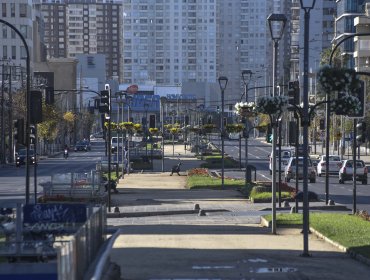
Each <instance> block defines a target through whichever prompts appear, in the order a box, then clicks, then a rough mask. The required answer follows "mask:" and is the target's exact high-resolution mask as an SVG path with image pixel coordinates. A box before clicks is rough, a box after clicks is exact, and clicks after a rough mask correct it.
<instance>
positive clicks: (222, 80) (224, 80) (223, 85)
mask: <svg viewBox="0 0 370 280" xmlns="http://www.w3.org/2000/svg"><path fill="white" fill-rule="evenodd" d="M227 82H228V78H227V77H225V76H221V77H219V78H218V84H219V85H220V89H221V188H222V189H223V188H224V186H225V178H224V173H225V155H224V153H225V152H224V150H225V139H224V135H225V132H224V100H225V89H226V86H227Z"/></svg>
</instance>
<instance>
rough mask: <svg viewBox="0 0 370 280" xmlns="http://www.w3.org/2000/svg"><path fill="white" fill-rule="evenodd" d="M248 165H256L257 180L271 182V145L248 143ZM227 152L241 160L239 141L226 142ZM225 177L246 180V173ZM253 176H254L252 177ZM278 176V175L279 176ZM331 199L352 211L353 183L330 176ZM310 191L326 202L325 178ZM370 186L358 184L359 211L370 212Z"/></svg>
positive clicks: (233, 173) (226, 173)
mask: <svg viewBox="0 0 370 280" xmlns="http://www.w3.org/2000/svg"><path fill="white" fill-rule="evenodd" d="M248 143H249V145H248V164H250V165H254V166H255V167H256V169H257V180H261V181H266V180H268V181H270V180H271V175H270V173H269V165H268V164H269V157H268V156H269V154H270V153H271V145H270V144H268V143H265V142H264V141H261V139H252V138H250V139H249V141H248ZM225 152H226V153H227V154H229V155H230V156H232V157H233V158H235V159H236V160H238V159H239V141H235V140H234V141H230V140H228V141H225ZM244 153H245V150H244V139H242V149H241V155H242V166H243V168H244V160H245V157H244ZM367 158H369V157H363V160H364V161H365V163H367V165H369V164H370V163H369V162H366V159H367ZM225 176H228V177H233V178H245V171H244V169H243V170H242V171H239V170H232V171H228V170H226V171H225ZM252 176H253V175H252ZM277 176H278V175H277ZM281 178H282V181H284V175H283V173H282V174H281ZM329 182H330V184H329V199H330V200H333V201H334V202H335V203H336V204H343V205H345V206H347V208H349V209H352V205H353V204H352V203H353V195H352V194H353V183H352V181H346V182H345V184H339V179H338V176H336V175H330V176H329ZM289 185H290V186H292V187H295V180H292V181H290V182H289ZM298 188H299V189H300V190H302V180H300V181H299V185H298ZM308 189H309V191H313V192H315V193H317V194H318V195H319V198H320V199H322V200H325V176H322V177H316V183H308ZM369 202H370V185H362V184H361V182H357V209H358V210H366V211H367V212H370V204H369Z"/></svg>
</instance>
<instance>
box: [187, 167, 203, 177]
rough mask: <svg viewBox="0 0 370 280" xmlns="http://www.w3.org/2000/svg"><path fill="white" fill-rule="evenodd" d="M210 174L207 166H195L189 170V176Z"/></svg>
mask: <svg viewBox="0 0 370 280" xmlns="http://www.w3.org/2000/svg"><path fill="white" fill-rule="evenodd" d="M196 175H198V176H208V169H207V168H193V169H190V170H189V171H188V176H196Z"/></svg>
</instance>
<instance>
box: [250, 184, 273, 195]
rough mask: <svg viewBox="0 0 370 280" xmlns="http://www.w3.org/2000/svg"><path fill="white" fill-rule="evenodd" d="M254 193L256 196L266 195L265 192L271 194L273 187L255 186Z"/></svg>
mask: <svg viewBox="0 0 370 280" xmlns="http://www.w3.org/2000/svg"><path fill="white" fill-rule="evenodd" d="M252 192H253V193H254V194H257V193H264V192H271V186H270V187H269V186H261V185H257V186H254V187H253V189H252Z"/></svg>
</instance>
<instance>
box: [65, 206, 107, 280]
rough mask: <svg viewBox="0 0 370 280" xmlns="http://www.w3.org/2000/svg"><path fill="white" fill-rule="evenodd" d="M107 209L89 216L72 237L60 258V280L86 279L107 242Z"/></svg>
mask: <svg viewBox="0 0 370 280" xmlns="http://www.w3.org/2000/svg"><path fill="white" fill-rule="evenodd" d="M106 219H107V218H106V207H105V206H101V207H99V209H98V210H96V211H94V212H93V213H92V214H91V215H89V219H88V220H87V222H86V223H85V224H84V225H83V226H82V227H80V228H79V229H78V231H77V232H76V233H75V234H74V235H73V236H71V240H70V242H69V243H68V244H66V245H65V246H63V247H62V248H61V250H60V255H59V256H58V279H60V280H79V279H83V278H84V274H85V273H86V272H87V270H88V268H89V265H90V264H91V263H92V262H93V261H94V259H95V257H96V256H97V254H98V251H99V248H100V247H101V246H102V245H103V243H104V242H105V240H106V238H105V226H106Z"/></svg>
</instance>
